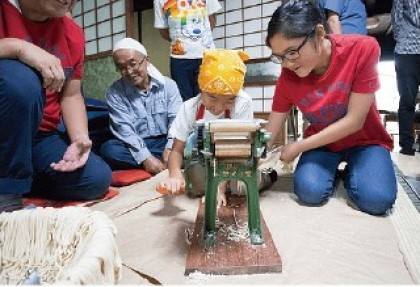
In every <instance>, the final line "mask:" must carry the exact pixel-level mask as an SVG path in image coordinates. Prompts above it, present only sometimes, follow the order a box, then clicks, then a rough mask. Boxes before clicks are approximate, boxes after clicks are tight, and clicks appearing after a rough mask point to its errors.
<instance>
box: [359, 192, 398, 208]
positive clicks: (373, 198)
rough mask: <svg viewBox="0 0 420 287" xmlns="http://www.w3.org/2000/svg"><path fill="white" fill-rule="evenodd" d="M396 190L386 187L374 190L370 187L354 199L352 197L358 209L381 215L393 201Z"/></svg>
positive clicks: (390, 206)
mask: <svg viewBox="0 0 420 287" xmlns="http://www.w3.org/2000/svg"><path fill="white" fill-rule="evenodd" d="M396 196H397V191H396V189H395V190H391V189H388V191H386V190H385V189H381V190H375V189H372V188H370V189H369V190H367V191H366V192H361V193H360V194H359V196H358V197H357V198H356V199H353V201H354V203H355V204H356V206H357V207H358V208H359V210H360V211H362V212H366V213H368V214H371V215H383V214H385V213H386V212H387V211H388V210H389V209H391V208H392V206H393V205H394V203H395V199H396Z"/></svg>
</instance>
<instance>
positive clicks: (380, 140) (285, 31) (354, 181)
mask: <svg viewBox="0 0 420 287" xmlns="http://www.w3.org/2000/svg"><path fill="white" fill-rule="evenodd" d="M324 19H325V17H324V15H323V11H322V10H321V9H319V8H318V7H316V6H315V5H314V4H312V3H311V2H310V1H308V0H300V1H293V0H292V1H288V2H285V3H283V4H282V5H281V6H280V7H279V8H277V9H276V11H275V12H274V14H273V15H272V17H271V20H270V21H269V24H268V29H267V38H266V43H267V46H268V47H270V48H271V50H272V55H271V59H272V61H273V62H275V63H278V64H281V66H282V72H281V74H280V77H279V79H278V81H277V86H276V90H275V95H274V98H273V104H272V112H271V114H270V116H269V120H268V124H267V126H266V128H267V130H269V131H271V132H272V133H273V138H276V135H277V134H278V132H279V127H281V126H282V125H283V124H284V123H285V121H286V118H287V115H288V113H289V110H290V108H291V107H292V106H293V105H295V106H297V107H298V108H299V109H300V111H301V112H302V113H303V115H304V116H305V117H306V118H307V119H308V121H309V123H310V125H309V127H307V129H306V130H305V131H304V137H303V139H302V140H299V141H296V142H292V143H289V144H286V145H285V146H283V147H282V148H281V154H280V160H282V161H284V162H291V161H293V160H294V159H295V158H297V157H298V156H300V158H299V161H298V163H297V166H296V170H295V173H294V192H295V194H296V195H297V197H298V199H299V200H300V201H301V202H303V203H304V204H307V205H309V206H319V205H321V204H323V203H325V202H326V201H327V200H328V198H329V197H330V196H331V195H332V194H333V192H334V186H335V181H336V173H337V167H338V165H339V164H340V163H341V162H342V161H345V162H347V171H346V173H345V176H344V186H345V188H346V189H347V192H348V195H349V198H350V199H351V200H352V202H353V203H354V204H355V205H356V207H357V208H358V209H359V210H361V211H363V212H366V213H368V214H372V215H382V214H385V213H386V212H387V211H388V210H389V209H390V208H391V207H392V206H393V204H394V202H395V199H396V193H397V185H396V177H395V172H394V167H393V163H392V160H391V154H390V152H391V151H392V148H393V141H392V138H391V136H390V135H389V134H388V133H387V131H386V130H385V128H384V126H383V124H382V121H381V118H380V116H379V112H378V110H377V108H376V103H375V91H377V90H378V88H379V79H378V72H377V64H378V62H379V56H380V48H379V45H378V43H377V41H376V40H375V39H374V38H373V37H370V36H365V35H356V34H352V35H338V34H328V35H327V34H326V32H325V27H324V24H323V21H324ZM271 144H272V143H271V142H270V143H269V146H270V145H271Z"/></svg>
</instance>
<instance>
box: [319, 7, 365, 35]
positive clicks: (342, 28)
mask: <svg viewBox="0 0 420 287" xmlns="http://www.w3.org/2000/svg"><path fill="white" fill-rule="evenodd" d="M318 5H319V8H321V9H324V10H325V13H326V16H327V23H328V25H329V29H330V32H331V33H333V34H362V35H366V34H367V29H366V18H367V15H366V7H365V4H364V3H363V2H362V0H319V2H318Z"/></svg>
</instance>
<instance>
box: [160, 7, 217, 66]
mask: <svg viewBox="0 0 420 287" xmlns="http://www.w3.org/2000/svg"><path fill="white" fill-rule="evenodd" d="M220 8H221V6H220V4H219V2H218V1H217V0H155V1H154V11H155V27H156V28H159V29H165V28H169V36H170V38H171V57H173V58H179V59H200V58H202V57H203V52H204V51H205V50H206V49H214V47H215V46H214V42H213V36H212V33H211V27H210V21H209V15H212V14H214V13H216V12H217V11H218V10H219V9H220Z"/></svg>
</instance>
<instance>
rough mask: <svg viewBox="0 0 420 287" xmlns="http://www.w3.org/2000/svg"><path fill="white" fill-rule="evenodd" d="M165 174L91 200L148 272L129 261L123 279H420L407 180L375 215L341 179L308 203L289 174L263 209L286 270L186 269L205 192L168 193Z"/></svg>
mask: <svg viewBox="0 0 420 287" xmlns="http://www.w3.org/2000/svg"><path fill="white" fill-rule="evenodd" d="M166 176H167V171H164V172H162V173H161V174H158V175H157V176H156V177H154V178H152V179H150V180H148V181H145V182H141V183H138V184H135V185H132V186H130V187H125V188H121V189H120V191H121V193H120V195H119V196H117V197H116V198H113V199H111V200H109V201H107V202H103V203H99V204H97V205H95V206H93V207H92V208H93V209H97V210H101V211H104V212H105V213H106V214H108V215H109V216H110V217H111V218H112V219H113V221H114V224H115V225H116V226H117V229H118V234H117V243H118V246H119V250H120V254H121V257H122V260H123V264H125V265H126V266H129V267H130V268H132V269H134V270H137V271H138V272H139V273H140V274H142V275H143V277H141V276H140V275H138V274H139V273H135V272H133V271H132V270H130V269H128V268H126V267H125V268H123V277H122V280H121V284H150V282H155V283H156V282H160V283H162V284H415V283H417V284H418V283H419V282H420V281H419V278H420V277H419V269H420V268H419V266H418V264H419V263H416V262H420V252H419V250H418V246H415V247H413V246H414V245H416V243H415V241H416V240H413V238H416V237H415V236H417V235H418V234H419V233H415V234H411V235H410V236H408V238H411V239H407V236H406V233H407V232H410V229H411V230H413V229H414V228H416V229H417V230H415V232H418V228H420V227H419V226H420V219H419V216H418V214H415V213H414V211H413V208H414V207H413V206H412V205H411V202H410V201H409V200H408V201H407V198H406V196H405V193H404V192H403V190H402V188H401V186H399V192H398V200H397V203H396V207H395V209H394V212H393V213H392V214H391V215H390V216H386V217H375V216H370V215H367V214H365V213H362V212H359V211H357V210H354V209H353V208H352V207H350V206H349V205H348V204H347V197H346V192H345V191H344V189H343V188H342V185H340V187H339V188H338V190H337V192H336V194H335V196H334V197H333V198H331V199H330V200H329V201H328V202H327V203H326V204H325V205H324V206H322V207H306V206H302V205H300V204H299V203H298V202H297V201H296V200H295V196H294V195H293V193H292V178H291V176H290V175H282V176H281V178H280V179H279V181H278V182H277V183H276V184H275V185H274V186H273V187H272V188H271V190H268V191H266V192H264V193H263V194H262V195H261V212H262V214H263V215H264V219H265V221H266V223H267V225H268V227H269V229H270V232H271V234H272V237H273V240H274V243H275V244H276V246H277V249H278V251H279V253H280V256H281V258H282V261H283V272H282V273H279V274H258V275H236V276H226V275H217V276H216V275H204V274H200V273H194V274H190V275H189V276H184V269H185V259H186V254H187V251H188V245H187V243H186V235H185V230H188V229H192V228H193V226H194V221H195V218H196V215H197V208H198V200H197V199H194V200H193V199H189V198H187V197H186V196H178V197H167V196H166V197H161V196H160V195H159V194H158V193H156V192H155V190H154V188H155V186H156V184H157V183H158V182H159V181H160V180H162V179H163V178H165V177H166ZM129 210H131V211H130V212H128V213H127V211H129ZM407 210H408V211H407ZM405 212H409V213H410V216H411V218H410V219H409V220H410V226H409V227H408V230H407V224H406V223H404V222H402V221H401V219H403V218H405V217H406V215H405ZM407 220H408V219H407ZM414 223H415V224H414ZM416 224H417V225H416ZM413 225H416V226H414V227H413ZM413 236H414V237H413ZM417 238H420V237H417ZM417 241H420V239H419V240H417ZM417 244H418V243H417ZM145 278H146V279H147V280H146V279H145Z"/></svg>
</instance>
